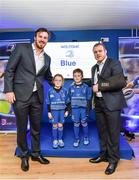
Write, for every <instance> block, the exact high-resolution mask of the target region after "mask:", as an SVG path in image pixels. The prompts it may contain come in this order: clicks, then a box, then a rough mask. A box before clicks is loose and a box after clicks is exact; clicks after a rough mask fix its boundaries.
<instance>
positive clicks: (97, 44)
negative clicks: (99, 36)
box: [93, 42, 106, 50]
mask: <svg viewBox="0 0 139 180" xmlns="http://www.w3.org/2000/svg"><path fill="white" fill-rule="evenodd" d="M97 46H103V48H104V49H105V50H106V47H105V45H104V44H103V43H101V42H99V43H96V44H95V45H94V46H93V50H94V48H95V47H97Z"/></svg>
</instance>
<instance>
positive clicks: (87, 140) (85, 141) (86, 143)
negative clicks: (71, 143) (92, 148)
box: [83, 137, 90, 145]
mask: <svg viewBox="0 0 139 180" xmlns="http://www.w3.org/2000/svg"><path fill="white" fill-rule="evenodd" d="M89 143H90V141H89V139H88V137H84V139H83V144H84V145H88V144H89Z"/></svg>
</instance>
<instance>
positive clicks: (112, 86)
mask: <svg viewBox="0 0 139 180" xmlns="http://www.w3.org/2000/svg"><path fill="white" fill-rule="evenodd" d="M95 70H96V65H95V66H93V67H92V70H91V71H92V84H94V75H95ZM125 85H126V81H125V78H124V74H123V69H122V67H121V64H120V61H118V60H113V59H110V58H107V60H106V62H105V64H104V66H103V69H102V71H101V74H100V78H99V81H98V88H99V90H100V91H101V92H102V96H103V99H104V102H105V104H106V106H107V108H108V109H109V110H110V111H115V110H120V109H122V108H123V107H125V106H126V101H125V98H124V95H123V93H122V88H124V87H125Z"/></svg>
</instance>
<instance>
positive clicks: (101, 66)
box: [94, 57, 107, 97]
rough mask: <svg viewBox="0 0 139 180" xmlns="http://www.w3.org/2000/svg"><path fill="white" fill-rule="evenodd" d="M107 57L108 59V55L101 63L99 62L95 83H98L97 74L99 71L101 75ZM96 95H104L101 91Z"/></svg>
mask: <svg viewBox="0 0 139 180" xmlns="http://www.w3.org/2000/svg"><path fill="white" fill-rule="evenodd" d="M106 59H107V57H106V58H105V59H104V60H103V61H102V62H101V63H97V64H98V65H99V72H97V69H96V70H95V75H94V84H97V82H98V77H97V74H98V73H99V75H100V74H101V71H102V69H103V66H104V64H105V62H106ZM96 96H97V97H102V93H101V91H98V92H97V93H96Z"/></svg>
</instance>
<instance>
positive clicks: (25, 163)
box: [21, 158, 29, 171]
mask: <svg viewBox="0 0 139 180" xmlns="http://www.w3.org/2000/svg"><path fill="white" fill-rule="evenodd" d="M21 169H22V170H23V171H28V170H29V163H28V158H21Z"/></svg>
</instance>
